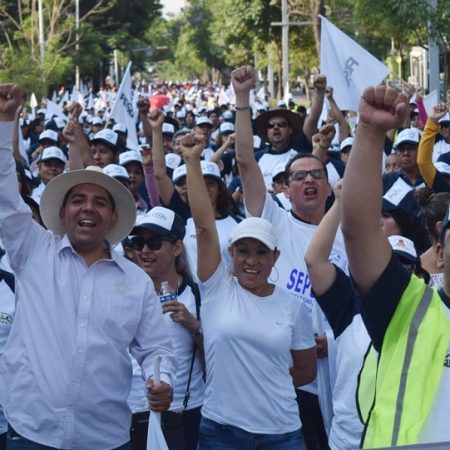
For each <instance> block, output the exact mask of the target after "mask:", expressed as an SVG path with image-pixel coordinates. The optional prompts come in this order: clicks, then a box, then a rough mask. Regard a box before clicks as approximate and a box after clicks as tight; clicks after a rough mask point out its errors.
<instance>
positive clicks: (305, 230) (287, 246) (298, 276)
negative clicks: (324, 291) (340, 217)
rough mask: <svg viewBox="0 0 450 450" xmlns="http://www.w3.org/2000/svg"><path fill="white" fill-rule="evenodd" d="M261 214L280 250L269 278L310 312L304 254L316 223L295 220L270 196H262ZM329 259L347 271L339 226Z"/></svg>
mask: <svg viewBox="0 0 450 450" xmlns="http://www.w3.org/2000/svg"><path fill="white" fill-rule="evenodd" d="M261 217H263V218H264V219H266V220H268V221H269V222H270V223H271V224H272V226H273V228H274V231H275V233H276V234H277V237H278V248H279V249H280V257H279V258H278V260H277V262H276V264H275V267H276V270H274V271H272V274H271V276H270V279H272V280H274V281H273V282H274V283H275V284H276V285H277V286H280V287H282V288H284V289H287V290H288V291H289V292H291V293H292V294H293V295H295V296H296V297H297V298H299V299H301V300H302V301H303V302H304V303H305V305H306V307H307V308H308V310H309V311H310V312H312V309H313V306H312V305H313V302H314V295H313V293H312V291H311V282H310V280H309V275H308V272H307V269H306V263H305V254H306V251H307V249H308V246H309V243H310V242H311V238H312V237H313V235H314V233H315V232H316V230H317V225H312V224H309V223H306V222H302V221H301V220H298V219H296V218H295V217H294V216H293V215H292V213H291V212H289V211H285V210H284V209H282V208H280V207H279V206H278V205H277V203H276V202H275V201H274V200H273V199H272V198H271V197H270V195H266V199H265V204H264V210H263V212H262V214H261ZM330 261H331V262H332V263H334V264H336V265H337V266H338V267H339V268H340V269H342V270H343V271H344V272H345V273H348V263H347V255H346V253H345V248H344V238H343V236H342V232H341V230H340V229H339V230H338V232H337V233H336V239H335V241H334V244H333V249H332V251H331V254H330ZM277 272H278V274H277Z"/></svg>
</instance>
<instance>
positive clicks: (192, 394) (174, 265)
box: [129, 206, 204, 450]
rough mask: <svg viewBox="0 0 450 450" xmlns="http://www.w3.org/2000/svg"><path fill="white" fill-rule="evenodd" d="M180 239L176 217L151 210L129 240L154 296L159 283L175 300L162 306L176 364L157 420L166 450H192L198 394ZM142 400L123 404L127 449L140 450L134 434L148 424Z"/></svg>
mask: <svg viewBox="0 0 450 450" xmlns="http://www.w3.org/2000/svg"><path fill="white" fill-rule="evenodd" d="M184 234H185V225H184V222H183V219H182V218H181V217H180V216H178V215H177V214H175V213H174V212H173V211H172V210H170V209H167V208H163V207H162V206H155V207H154V208H152V209H151V210H150V211H149V212H148V213H147V214H146V215H144V216H141V217H138V219H137V223H136V226H135V227H134V228H133V230H132V231H131V237H130V243H131V246H132V247H133V248H134V250H135V251H136V252H137V255H138V258H139V263H140V266H141V267H142V269H143V270H144V271H145V272H146V273H147V275H148V276H149V277H150V278H151V279H152V281H153V284H154V285H155V288H156V290H157V291H161V285H162V283H163V282H168V284H169V286H170V287H171V288H172V290H173V292H175V293H176V300H173V301H165V302H164V303H163V304H162V310H163V313H164V318H165V320H166V324H167V327H168V329H169V332H170V336H171V340H172V346H173V349H174V351H175V356H176V358H177V380H176V382H175V383H174V385H173V399H172V402H171V404H170V407H169V410H168V411H165V412H163V413H162V416H161V418H162V429H163V432H164V437H165V439H166V441H167V445H168V447H169V449H170V450H195V449H196V447H197V441H198V429H199V423H200V408H201V406H202V403H203V393H204V381H203V372H204V371H203V367H204V364H203V357H202V352H201V348H200V347H201V346H202V338H201V333H200V332H199V330H200V322H199V318H200V294H199V292H198V287H197V285H196V284H195V283H194V282H193V280H192V278H191V275H190V273H189V270H188V268H187V264H186V258H185V254H184V253H185V252H184V246H183V237H184ZM136 384H139V383H135V385H136ZM140 384H143V382H142V383H140ZM132 392H133V391H132ZM134 393H135V394H136V389H135V390H134ZM144 397H145V396H144V395H142V394H140V395H134V397H133V398H130V399H129V402H130V404H131V405H132V409H133V410H134V411H137V412H134V413H133V428H134V429H133V433H132V442H133V449H141V448H144V445H145V439H142V438H141V437H142V434H140V432H139V430H140V429H141V427H140V424H141V423H144V424H145V421H146V419H147V418H148V412H142V409H143V408H142V406H144V410H147V408H145V406H146V403H147V402H146V400H145V398H144ZM145 431H146V430H145Z"/></svg>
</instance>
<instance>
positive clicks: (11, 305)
mask: <svg viewBox="0 0 450 450" xmlns="http://www.w3.org/2000/svg"><path fill="white" fill-rule="evenodd" d="M15 309H16V307H15V296H14V292H13V291H12V290H11V289H10V287H9V286H8V285H7V284H6V282H5V280H1V281H0V356H1V355H2V353H3V349H4V347H5V345H6V341H7V340H8V336H9V331H10V330H11V325H12V321H13V318H14V311H15ZM7 428H8V423H7V421H6V418H5V416H4V415H3V409H2V407H1V405H0V434H2V433H6V430H7Z"/></svg>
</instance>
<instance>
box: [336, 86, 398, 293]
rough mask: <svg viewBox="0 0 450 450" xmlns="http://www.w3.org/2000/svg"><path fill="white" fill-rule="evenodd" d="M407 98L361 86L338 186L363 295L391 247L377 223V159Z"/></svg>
mask: <svg viewBox="0 0 450 450" xmlns="http://www.w3.org/2000/svg"><path fill="white" fill-rule="evenodd" d="M406 107H407V105H406V97H405V96H404V95H403V94H399V93H398V92H397V91H396V90H395V89H392V88H386V87H384V86H378V87H376V88H368V89H366V90H365V91H364V93H363V95H362V97H361V102H360V106H359V115H360V120H359V124H358V128H357V130H356V137H355V141H354V143H353V148H352V152H351V154H350V158H349V160H348V162H347V168H346V170H345V177H344V183H343V188H342V200H341V203H342V231H343V233H344V238H345V247H346V250H347V255H348V260H349V264H350V271H351V274H352V277H353V279H354V281H355V283H356V285H357V287H358V289H359V291H360V293H361V294H363V295H364V294H367V293H368V292H369V290H370V289H371V288H372V286H373V285H374V283H375V282H376V281H377V280H378V278H379V277H380V275H381V274H382V273H383V271H384V269H385V268H386V266H387V264H388V262H389V259H390V257H391V253H392V250H391V247H390V245H389V241H388V239H387V237H386V236H385V235H384V233H383V232H382V230H381V227H380V213H381V201H382V178H381V160H382V153H383V144H384V135H385V133H386V131H387V130H390V129H392V128H396V127H397V126H399V124H401V123H402V121H403V120H404V116H405V114H406Z"/></svg>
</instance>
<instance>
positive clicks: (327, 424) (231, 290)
mask: <svg viewBox="0 0 450 450" xmlns="http://www.w3.org/2000/svg"><path fill="white" fill-rule="evenodd" d="M256 81H257V80H256V72H255V70H254V69H253V68H252V67H250V66H244V67H240V68H238V69H236V70H234V71H233V72H232V76H231V83H232V91H233V101H232V102H227V101H226V102H224V103H223V102H222V103H221V98H222V100H223V96H222V97H221V96H220V95H219V90H215V89H213V88H212V87H211V86H205V87H204V89H200V88H199V87H195V88H194V87H192V86H189V87H188V88H186V87H184V88H183V87H181V86H171V87H170V95H162V93H161V95H156V96H153V97H150V98H149V97H141V98H139V99H138V100H137V102H136V111H137V112H138V119H139V120H138V121H137V122H136V124H135V125H136V130H133V132H134V131H136V133H137V136H138V142H133V140H132V139H130V130H129V129H127V126H126V125H125V124H123V123H119V122H115V121H114V120H112V119H110V118H109V111H108V109H107V107H108V104H107V103H106V104H104V102H102V101H100V100H101V99H102V98H104V97H102V96H101V95H100V96H99V97H98V98H99V102H98V103H97V107H94V103H93V102H89V104H88V106H86V107H85V108H83V106H82V105H81V104H80V103H77V102H75V103H73V104H72V105H70V108H66V110H67V116H66V117H60V116H49V115H50V114H49V113H48V112H47V111H46V110H45V109H40V110H38V111H37V112H36V113H35V114H34V116H33V117H30V115H29V113H27V112H26V110H25V108H24V92H23V91H22V90H21V88H20V86H17V85H15V84H13V83H11V84H3V85H0V237H1V241H0V249H1V260H0V294H1V296H0V450H4V449H7V450H15V449H16V450H19V449H30V450H46V449H73V450H88V449H89V450H92V449H96V450H113V449H117V450H119V449H120V450H141V449H146V448H147V429H148V424H149V415H150V414H152V412H151V411H154V412H160V413H161V428H162V431H163V434H164V437H165V440H166V442H167V445H168V448H169V449H170V450H195V449H198V450H219V449H220V450H222V449H236V450H294V449H295V450H303V449H304V450H327V449H331V450H351V449H356V448H375V447H387V446H397V445H406V444H416V443H436V442H450V431H449V430H450V428H449V427H448V426H447V424H448V423H450V410H449V409H448V407H447V404H448V402H447V400H448V399H449V398H450V350H449V340H450V323H449V319H450V300H449V297H450V278H449V277H450V274H449V267H450V262H449V261H450V260H449V258H450V253H449V248H450V242H449V240H450V233H448V232H447V230H448V229H449V228H450V209H449V206H450V132H449V130H450V116H449V112H448V105H447V103H441V104H438V105H435V106H434V107H433V109H432V111H429V114H427V112H426V110H425V107H424V103H423V98H422V96H421V95H420V93H419V91H417V92H415V90H414V89H413V88H412V87H411V86H409V85H405V87H404V89H403V91H402V92H398V91H397V90H396V89H394V88H393V87H388V86H378V87H375V88H368V89H367V90H366V91H365V92H364V93H363V95H362V97H361V103H360V109H359V111H358V112H352V111H341V110H340V109H339V107H338V105H337V104H336V102H335V101H334V99H333V88H332V87H331V86H328V85H327V80H326V77H325V76H323V75H318V76H316V77H315V79H314V82H313V96H312V99H311V104H310V106H309V108H305V107H304V106H302V105H296V104H295V102H294V101H293V100H292V101H289V102H287V103H285V102H283V101H280V102H278V104H277V106H276V107H275V108H270V107H269V104H268V103H267V101H266V100H265V99H264V98H259V97H258V95H257V94H255V84H256ZM159 363H160V368H158V366H159ZM159 371H160V377H161V379H160V381H158V379H159V377H158V375H157V373H158V372H159ZM449 445H450V444H449Z"/></svg>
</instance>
